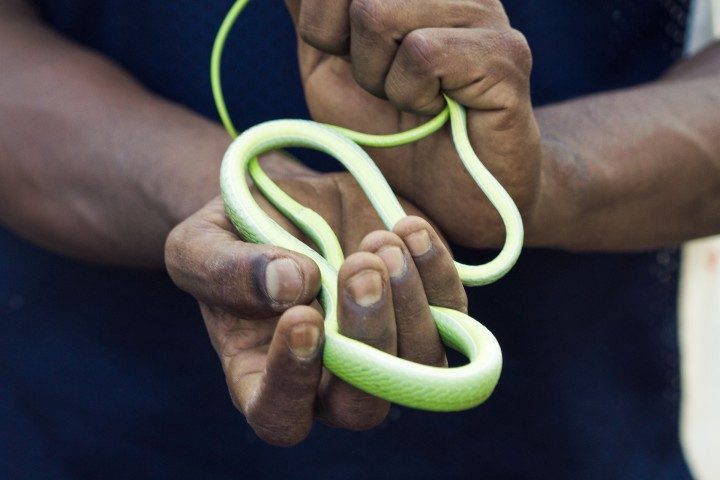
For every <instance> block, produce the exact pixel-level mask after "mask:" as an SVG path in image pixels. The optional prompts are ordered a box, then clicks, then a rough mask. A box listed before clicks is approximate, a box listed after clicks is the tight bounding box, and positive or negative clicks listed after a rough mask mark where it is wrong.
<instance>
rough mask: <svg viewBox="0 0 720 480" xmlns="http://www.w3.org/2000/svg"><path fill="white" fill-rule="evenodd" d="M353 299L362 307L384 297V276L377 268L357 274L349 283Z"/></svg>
mask: <svg viewBox="0 0 720 480" xmlns="http://www.w3.org/2000/svg"><path fill="white" fill-rule="evenodd" d="M347 288H348V291H349V292H350V296H351V297H352V299H353V300H354V301H355V303H357V304H358V305H360V306H361V307H369V306H371V305H374V304H375V303H377V302H378V301H379V300H380V298H382V278H381V277H380V273H379V272H376V271H375V270H365V271H362V272H360V273H357V274H355V276H353V277H352V278H351V279H350V280H349V281H348V285H347Z"/></svg>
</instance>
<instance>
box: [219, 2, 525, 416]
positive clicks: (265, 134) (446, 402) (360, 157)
mask: <svg viewBox="0 0 720 480" xmlns="http://www.w3.org/2000/svg"><path fill="white" fill-rule="evenodd" d="M247 3H248V0H238V1H237V2H236V3H235V4H234V5H233V7H232V8H231V9H230V11H229V12H228V14H227V16H226V18H225V20H224V21H223V23H222V25H221V27H220V30H219V31H218V35H217V38H216V40H215V45H214V47H213V54H212V61H211V80H212V87H213V94H214V98H215V102H216V104H217V107H218V112H219V115H220V118H221V120H222V121H223V124H224V125H225V127H226V129H227V130H228V132H229V133H230V134H231V135H232V136H233V137H237V138H236V139H235V140H234V141H233V143H232V144H231V145H230V147H229V148H228V150H227V152H226V153H225V156H224V159H223V162H222V167H221V172H220V185H221V191H222V197H223V201H224V204H225V209H226V212H227V215H228V217H229V219H230V220H231V221H232V223H233V225H234V226H235V227H236V228H237V230H238V232H239V233H240V235H241V237H242V238H243V239H244V240H246V241H249V242H256V243H265V244H272V245H276V246H279V247H283V248H285V249H288V250H292V251H294V252H298V253H301V254H303V255H306V256H307V257H309V258H311V259H312V260H314V261H315V263H317V265H318V267H319V268H320V272H321V276H322V277H321V290H320V293H319V296H318V300H319V301H320V304H321V305H322V307H323V310H324V312H325V342H324V348H323V364H324V365H325V367H326V368H327V369H328V370H329V371H330V372H332V373H333V374H335V375H336V376H338V377H340V378H342V379H343V380H345V381H346V382H348V383H350V384H352V385H354V386H356V387H357V388H359V389H361V390H363V391H365V392H367V393H369V394H371V395H374V396H377V397H380V398H383V399H385V400H388V401H390V402H393V403H397V404H400V405H405V406H408V407H413V408H418V409H422V410H431V411H458V410H464V409H468V408H472V407H474V406H477V405H479V404H480V403H482V402H483V401H485V400H486V399H487V398H488V397H489V396H490V394H491V393H492V391H493V389H494V388H495V385H496V384H497V382H498V379H499V377H500V370H501V368H502V354H501V351H500V346H499V345H498V342H497V340H496V339H495V337H494V336H493V335H492V333H491V332H490V331H489V330H488V329H487V328H485V327H484V326H483V325H482V324H480V323H479V322H477V321H476V320H474V319H472V318H471V317H469V316H467V315H465V314H464V313H462V312H459V311H456V310H451V309H448V308H443V307H437V306H431V307H430V310H431V312H432V317H433V319H434V321H435V324H436V326H437V329H438V331H439V333H440V337H441V339H442V341H443V343H444V344H445V345H447V346H449V347H451V348H453V349H455V350H457V351H459V352H461V353H462V354H463V355H465V356H466V357H467V358H468V363H466V364H465V365H462V366H459V367H452V368H439V367H431V366H427V365H421V364H417V363H413V362H410V361H407V360H404V359H402V358H398V357H396V356H393V355H390V354H388V353H385V352H383V351H380V350H377V349H374V348H372V347H370V346H368V345H366V344H364V343H362V342H359V341H356V340H354V339H352V338H349V337H346V336H344V335H342V334H341V333H340V332H339V331H338V322H337V305H338V300H337V272H338V269H339V268H340V265H341V264H342V263H343V261H344V255H343V251H342V248H341V247H340V243H339V241H338V239H337V237H336V236H335V234H334V233H333V231H332V229H331V228H330V226H329V225H328V224H327V222H326V221H325V220H324V219H323V218H322V217H321V216H320V215H319V214H317V213H316V212H315V211H313V210H311V209H309V208H307V207H304V206H303V205H301V204H299V203H298V202H296V201H295V200H293V199H292V198H291V197H290V196H288V195H287V194H286V193H285V192H283V191H282V190H281V189H280V188H279V187H278V186H277V185H276V184H275V183H274V182H273V181H272V180H271V179H270V178H269V177H268V176H267V175H266V174H265V172H263V170H262V169H261V167H260V164H259V162H258V160H257V158H258V156H260V155H261V154H263V153H266V152H268V151H270V150H276V149H282V148H287V147H305V148H310V149H315V150H319V151H322V152H325V153H327V154H328V155H330V156H332V157H334V158H335V159H337V160H338V161H340V162H341V163H342V164H343V165H344V166H345V168H346V169H347V170H348V171H349V172H350V173H351V174H352V175H353V177H355V179H356V180H357V182H358V183H359V184H360V186H361V188H362V189H363V191H364V192H365V194H366V195H367V197H368V198H369V200H370V202H371V204H372V205H373V207H374V208H375V210H376V211H377V213H378V215H379V217H380V218H381V220H382V221H383V223H384V224H385V226H386V227H387V228H388V229H392V228H393V226H394V225H395V224H396V223H397V222H398V221H400V220H401V219H403V218H405V217H406V213H405V212H404V211H403V209H402V207H401V206H400V203H399V201H398V200H397V198H396V197H395V195H394V194H393V192H392V190H391V188H390V186H389V185H388V183H387V181H386V180H385V178H384V177H383V175H382V173H381V172H380V170H379V169H378V168H377V166H376V165H375V163H374V162H373V161H372V159H371V158H370V157H369V156H368V155H367V153H365V151H364V150H363V149H362V148H361V147H360V145H363V146H368V147H395V146H399V145H404V144H407V143H411V142H415V141H417V140H419V139H421V138H424V137H426V136H428V135H431V134H433V133H434V132H436V131H437V130H439V129H440V128H442V127H443V126H444V125H445V123H446V122H447V120H448V119H449V120H450V127H451V133H452V138H453V142H454V143H455V148H456V150H457V152H458V154H459V156H460V159H461V161H462V163H463V165H464V166H465V168H466V169H467V171H468V173H469V174H470V175H471V176H472V178H473V179H474V180H475V182H476V183H477V185H478V186H479V187H480V189H482V191H483V192H484V194H485V196H486V197H487V198H488V200H489V201H490V202H491V203H492V204H493V206H494V207H495V208H496V209H497V211H498V213H499V214H500V216H501V218H502V220H503V222H504V224H505V229H506V235H505V243H504V245H503V247H502V249H501V251H500V253H499V254H498V255H497V256H496V257H495V258H494V259H493V260H491V261H490V262H488V263H486V264H483V265H475V266H471V265H464V264H461V263H457V262H456V263H455V265H456V267H457V271H458V275H459V276H460V278H461V280H462V282H463V284H465V285H471V286H475V285H485V284H488V283H491V282H494V281H496V280H498V279H499V278H500V277H502V276H503V275H505V274H506V273H507V272H508V271H509V270H510V269H511V268H512V267H513V265H514V264H515V262H516V261H517V258H518V256H519V255H520V251H521V249H522V244H523V224H522V219H521V217H520V213H519V212H518V209H517V207H516V205H515V203H514V202H513V200H512V199H511V198H510V195H508V193H507V192H506V191H505V189H504V188H503V187H502V186H501V185H500V183H499V182H498V181H497V180H496V179H495V178H494V177H493V176H492V175H491V174H490V172H489V171H488V170H487V169H486V168H485V167H484V166H483V164H482V163H481V162H480V160H479V159H478V157H477V156H476V155H475V153H474V151H473V149H472V146H471V144H470V140H469V138H468V132H467V118H466V113H465V109H464V108H463V107H462V106H461V105H459V104H458V103H457V102H455V101H454V100H452V99H451V98H449V97H445V98H446V100H447V107H446V108H445V109H444V110H443V111H442V112H441V113H440V114H439V115H437V116H436V117H435V118H433V119H432V120H430V121H429V122H427V123H425V124H423V125H420V126H419V127H417V128H414V129H412V130H408V131H406V132H401V133H397V134H392V135H369V134H364V133H358V132H354V131H352V130H348V129H344V128H340V127H335V126H330V125H324V124H320V123H316V122H312V121H308V120H274V121H269V122H265V123H262V124H260V125H256V126H254V127H252V128H250V129H248V130H246V131H244V132H243V133H242V134H241V135H239V136H238V135H237V131H236V129H235V127H234V126H233V123H232V121H231V120H230V117H229V115H228V111H227V107H226V104H225V101H224V98H223V92H222V86H221V81H220V78H221V77H220V63H221V58H222V51H223V48H224V45H225V42H226V39H227V36H228V34H229V32H230V30H231V29H232V26H233V25H234V23H235V21H236V20H237V17H238V16H239V15H240V13H241V11H242V10H243V8H244V7H245V5H246V4H247ZM246 172H249V174H250V176H251V177H252V180H253V181H254V183H255V185H256V186H257V188H258V190H260V192H261V193H262V194H263V196H265V197H266V198H267V199H268V200H269V201H270V202H271V203H272V204H273V205H274V206H275V207H276V208H277V209H278V210H279V211H280V212H282V214H283V215H285V216H286V217H287V218H288V219H289V220H290V221H292V223H293V224H295V225H296V226H297V227H298V228H299V229H300V230H301V231H302V232H303V233H305V234H306V235H307V236H308V237H309V238H310V239H312V241H313V242H314V243H315V245H316V246H317V249H318V251H315V250H313V249H312V248H310V247H309V246H307V245H306V244H304V243H303V242H301V241H300V240H298V239H297V238H295V237H294V236H293V235H291V234H290V233H289V232H287V231H286V230H285V229H283V228H282V227H281V226H280V225H279V224H278V223H277V222H275V221H274V220H273V219H271V218H270V217H269V216H268V215H267V214H266V213H265V212H264V211H263V210H262V209H261V208H260V207H259V205H258V204H257V202H256V201H255V199H254V198H253V195H252V193H251V189H250V186H249V185H248V180H247V175H246Z"/></svg>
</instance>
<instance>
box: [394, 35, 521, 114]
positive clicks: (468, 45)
mask: <svg viewBox="0 0 720 480" xmlns="http://www.w3.org/2000/svg"><path fill="white" fill-rule="evenodd" d="M531 66H532V57H531V55H530V49H529V48H528V45H527V42H526V41H525V37H523V36H522V34H520V33H519V32H517V31H516V30H512V29H509V28H507V29H501V30H494V29H482V28H472V29H450V28H426V29H422V30H415V31H413V32H412V33H410V34H408V35H407V36H406V37H405V38H404V39H403V41H402V43H401V44H400V46H399V48H398V52H397V55H396V56H395V58H394V61H393V63H392V66H391V67H390V69H389V71H388V73H387V77H386V78H385V83H384V89H385V92H386V93H387V97H388V99H389V100H390V101H391V102H392V103H393V104H394V105H395V106H397V107H398V108H400V109H401V110H405V111H411V112H414V113H419V114H426V115H429V114H433V113H437V112H438V111H439V110H440V109H442V107H443V105H444V103H445V101H444V99H443V97H442V93H443V92H444V93H447V94H448V95H449V96H451V97H452V98H454V99H455V100H457V101H458V102H459V103H461V104H463V105H465V106H466V107H468V108H471V109H476V110H490V111H493V110H494V111H501V110H512V109H514V107H516V106H517V105H518V103H520V101H521V100H524V99H526V98H528V97H529V95H530V89H529V76H530V69H531Z"/></svg>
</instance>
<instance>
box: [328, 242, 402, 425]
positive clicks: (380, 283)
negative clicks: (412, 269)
mask: <svg viewBox="0 0 720 480" xmlns="http://www.w3.org/2000/svg"><path fill="white" fill-rule="evenodd" d="M338 326H339V331H340V333H341V334H342V335H345V336H348V337H350V338H354V339H355V340H359V341H361V342H363V343H366V344H367V345H370V346H371V347H374V348H377V349H379V350H382V351H385V352H388V353H392V354H395V353H396V352H397V337H396V327H395V319H394V317H393V304H392V297H391V296H390V287H389V281H388V273H387V270H386V268H385V264H384V263H383V261H382V260H381V259H380V258H379V257H378V256H377V255H373V254H371V253H367V252H358V253H355V254H353V255H351V256H349V257H348V258H347V259H346V260H345V263H344V264H343V265H342V267H341V268H340V272H339V274H338ZM320 400H321V407H322V412H321V415H322V418H323V419H324V420H325V421H327V422H328V423H331V424H333V425H335V426H338V427H343V428H349V429H352V430H366V429H368V428H372V427H374V426H376V425H378V424H379V423H380V422H382V421H383V419H384V418H385V416H386V415H387V412H388V410H389V408H390V404H389V403H388V402H386V401H385V400H382V399H379V398H376V397H373V396H372V395H369V394H367V393H365V392H363V391H361V390H359V389H357V388H355V387H353V386H352V385H350V384H348V383H345V382H344V381H343V380H341V379H339V378H337V377H335V376H328V377H327V380H326V381H324V382H323V385H322V387H321V397H320Z"/></svg>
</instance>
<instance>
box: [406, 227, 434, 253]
mask: <svg viewBox="0 0 720 480" xmlns="http://www.w3.org/2000/svg"><path fill="white" fill-rule="evenodd" d="M405 245H407V248H408V250H410V254H411V255H412V256H413V257H419V256H421V255H425V254H426V253H427V252H429V251H430V247H431V246H432V244H431V242H430V235H429V234H428V232H427V231H426V230H420V231H419V232H415V233H411V234H410V235H408V236H407V237H405Z"/></svg>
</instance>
